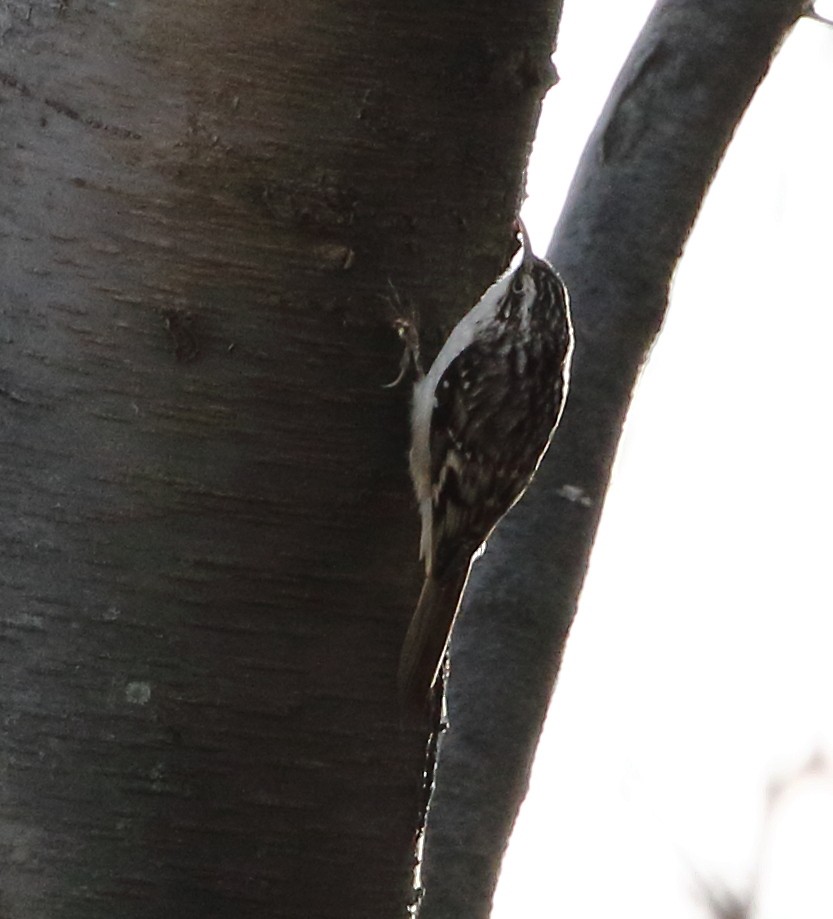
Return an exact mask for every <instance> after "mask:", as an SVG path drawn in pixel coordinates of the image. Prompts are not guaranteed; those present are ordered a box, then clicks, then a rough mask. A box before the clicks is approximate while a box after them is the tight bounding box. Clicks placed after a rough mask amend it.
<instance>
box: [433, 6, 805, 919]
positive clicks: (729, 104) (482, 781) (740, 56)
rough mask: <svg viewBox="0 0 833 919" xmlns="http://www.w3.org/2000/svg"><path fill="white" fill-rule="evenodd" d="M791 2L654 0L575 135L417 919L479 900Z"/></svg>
mask: <svg viewBox="0 0 833 919" xmlns="http://www.w3.org/2000/svg"><path fill="white" fill-rule="evenodd" d="M804 7H805V4H804V3H803V2H802V0H702V2H697V3H694V2H690V0H664V2H660V3H659V4H658V5H657V7H656V8H655V10H654V12H653V13H652V15H651V17H650V18H649V20H648V22H647V24H646V26H645V28H644V29H643V31H642V34H641V35H640V37H639V39H638V41H637V43H636V45H635V46H634V49H633V51H632V53H631V55H630V57H629V59H628V61H627V62H626V64H625V66H624V68H623V70H622V73H621V74H620V76H619V79H618V80H617V82H616V85H615V86H614V88H613V91H612V93H611V95H610V98H609V101H608V104H607V106H606V108H605V110H604V112H603V114H602V116H601V118H600V120H599V122H598V124H597V126H596V128H595V131H594V133H593V135H592V137H591V138H590V141H589V143H588V145H587V147H586V149H585V152H584V154H583V157H582V159H581V163H580V165H579V168H578V172H577V174H576V177H575V179H574V181H573V185H572V188H571V191H570V194H569V197H568V200H567V204H566V207H565V210H564V212H563V214H562V216H561V219H560V222H559V224H558V227H557V229H556V232H555V235H554V237H553V241H552V244H551V246H550V257H551V259H552V261H553V263H554V264H555V265H556V267H557V268H558V270H559V271H560V272H561V273H562V275H563V277H564V278H565V280H566V282H567V285H568V287H569V289H570V294H571V298H572V302H573V310H574V320H575V326H576V337H577V346H576V354H575V359H574V372H573V381H572V386H571V392H570V397H569V399H568V404H567V410H566V413H565V417H564V421H563V424H562V426H561V429H560V430H559V432H558V434H557V436H556V440H555V443H554V447H553V449H552V451H551V453H550V455H549V456H548V457H547V459H546V461H545V462H544V464H543V466H542V468H541V470H540V472H539V475H538V477H537V479H536V481H535V483H534V484H533V486H532V488H531V489H530V492H529V494H528V496H527V498H526V499H525V500H524V501H523V502H521V504H520V505H519V506H518V507H517V508H516V509H515V511H514V512H513V513H512V514H511V515H510V518H509V519H507V520H506V521H505V523H504V524H503V525H502V526H501V527H500V528H499V530H498V532H497V533H496V534H495V536H494V537H493V539H492V540H491V542H490V545H489V547H488V550H487V552H486V555H485V559H484V561H483V562H482V563H481V564H479V565H477V566H475V569H474V572H473V575H472V578H471V582H470V589H469V591H468V594H467V596H466V599H465V601H464V606H463V612H462V616H461V619H460V624H459V628H458V629H457V630H456V631H455V634H454V638H453V642H452V652H451V657H452V677H451V680H450V684H449V712H450V722H451V728H450V730H449V731H448V732H447V734H446V736H444V737H443V740H442V743H441V752H440V764H439V770H438V780H437V789H436V792H435V795H434V798H433V802H432V808H433V809H432V811H431V813H430V815H429V823H428V836H427V844H426V858H425V866H424V871H423V881H424V884H425V887H426V893H425V898H424V901H423V909H422V913H421V917H422V919H452V917H453V919H483V917H486V916H487V915H488V914H489V911H490V907H491V898H492V894H493V891H494V885H495V883H496V878H497V873H498V870H499V866H500V861H501V858H502V855H503V851H504V848H505V845H506V841H507V838H508V834H509V832H510V830H511V827H512V824H513V822H514V819H515V816H516V813H517V809H518V807H519V805H520V802H521V800H522V798H523V796H524V794H525V792H526V788H527V782H528V773H529V769H530V765H531V762H532V758H533V755H534V751H535V747H536V744H537V739H538V735H539V732H540V728H541V724H542V721H543V718H544V716H545V713H546V710H547V706H548V703H549V698H550V694H551V691H552V687H553V684H554V681H555V678H556V674H557V671H558V667H559V664H560V660H561V654H562V650H563V646H564V642H565V639H566V636H567V632H568V629H569V627H570V623H571V622H572V619H573V616H574V613H575V609H576V602H577V599H578V595H579V592H580V590H581V586H582V582H583V580H584V575H585V571H586V567H587V560H588V556H589V553H590V548H591V546H592V542H593V538H594V535H595V532H596V527H597V524H598V520H599V515H600V512H601V508H602V503H603V500H604V495H605V491H606V488H607V483H608V478H609V474H610V468H611V464H612V462H613V457H614V455H615V452H616V446H617V443H618V440H619V436H620V432H621V427H622V422H623V419H624V417H625V413H626V412H627V408H628V404H629V401H630V397H631V392H632V389H633V386H634V382H635V380H636V377H637V375H638V373H639V369H640V367H641V366H642V364H643V362H644V361H645V359H646V356H647V354H648V351H649V349H650V347H651V344H652V343H653V341H654V338H655V337H656V335H657V333H658V332H659V330H660V327H661V325H662V322H663V318H664V315H665V310H666V304H667V298H668V289H669V284H670V280H671V276H672V273H673V271H674V268H675V266H676V264H677V261H678V259H679V257H680V255H681V253H682V250H683V246H684V244H685V241H686V239H687V237H688V234H689V232H690V230H691V227H692V224H693V223H694V219H695V217H696V215H697V212H698V210H699V207H700V203H701V201H702V199H703V196H704V194H705V192H706V189H707V188H708V186H709V183H710V182H711V180H712V177H713V176H714V173H715V171H716V169H717V167H718V164H719V162H720V159H721V157H722V156H723V153H724V151H725V150H726V147H727V145H728V143H729V140H730V139H731V136H732V133H733V131H734V130H735V128H736V126H737V124H738V121H739V120H740V118H741V116H742V114H743V112H744V110H745V108H746V106H747V105H748V103H749V101H750V99H751V98H752V95H753V93H754V92H755V89H756V87H757V86H758V84H759V83H760V81H761V80H762V79H763V77H764V75H765V74H766V72H767V69H768V68H769V65H770V62H771V60H772V57H773V55H774V54H775V53H776V51H777V49H778V47H779V45H780V43H781V41H782V40H783V39H784V37H785V35H786V34H787V32H788V31H789V29H790V28H791V27H792V25H793V24H794V23H795V21H796V19H797V18H798V17H799V16H800V15H801V14H802V12H803V10H804ZM777 130H778V128H777V126H773V131H777ZM703 310H704V315H707V316H708V319H709V321H713V318H714V317H713V316H712V315H711V308H710V306H709V305H708V304H704V305H703ZM622 614H623V615H627V611H626V610H623V611H622ZM599 679H600V680H604V679H605V675H604V674H603V673H600V674H599ZM611 689H612V690H613V689H614V687H611ZM554 867H555V866H554Z"/></svg>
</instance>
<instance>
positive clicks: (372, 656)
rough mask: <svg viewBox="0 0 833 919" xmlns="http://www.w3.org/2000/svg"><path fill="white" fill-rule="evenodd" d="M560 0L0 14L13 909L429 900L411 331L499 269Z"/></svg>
mask: <svg viewBox="0 0 833 919" xmlns="http://www.w3.org/2000/svg"><path fill="white" fill-rule="evenodd" d="M549 6H550V4H549V3H547V2H545V0H525V2H520V3H516V4H506V3H500V2H497V0H488V2H485V3H484V2H479V3H476V4H475V3H473V2H465V0H464V2H461V3H455V4H446V3H431V2H429V3H424V4H419V5H417V6H413V5H402V4H400V3H394V2H390V0H389V2H383V0H377V2H374V3H370V4H361V5H358V6H356V5H355V4H351V3H335V4H333V3H330V2H324V0H312V2H310V0H305V2H303V3H290V2H285V3H272V4H259V3H242V4H233V5H228V4H216V3H206V2H204V0H199V2H197V0H181V2H178V3H175V4H170V3H163V2H161V0H144V2H138V3H133V4H117V3H111V4H88V3H87V4H85V3H82V2H80V0H60V2H51V0H50V2H48V0H35V2H32V3H30V4H22V3H21V4H8V5H7V6H6V8H5V11H4V12H3V13H2V14H0V187H1V188H2V189H3V192H2V231H0V232H2V251H3V263H2V264H3V268H2V273H1V274H0V324H1V325H0V344H2V351H1V352H0V353H2V358H0V463H1V464H2V471H3V483H4V484H3V487H2V489H0V500H2V522H0V623H2V629H1V630H0V717H2V724H3V732H2V735H0V774H2V782H0V865H2V866H3V867H2V871H0V915H2V916H3V917H4V919H6V917H8V919H43V917H57V916H60V917H67V919H72V917H84V919H95V917H98V916H101V917H104V916H106V917H108V919H109V917H112V916H119V917H123V919H131V917H149V916H159V917H166V919H167V917H170V916H179V917H183V919H185V917H200V919H203V917H206V916H216V917H223V916H229V917H232V916H233V917H235V919H239V917H244V916H254V917H259V916H264V917H265V916H281V917H298V919H312V917H319V916H320V917H323V916H335V915H338V916H342V917H353V916H355V917H361V919H373V917H384V919H390V917H391V916H396V915H405V909H406V904H407V902H408V900H409V898H410V896H411V868H412V848H413V841H414V832H415V828H416V827H417V825H418V823H419V811H420V808H421V806H422V803H423V799H424V791H423V788H422V770H423V759H424V746H425V737H424V736H423V735H422V734H421V733H420V732H419V731H414V730H403V729H402V727H401V725H400V718H399V712H398V710H397V704H396V692H395V672H396V661H397V656H398V651H399V646H400V643H401V640H402V637H403V635H404V631H405V627H406V624H407V620H408V617H409V615H410V612H411V610H412V606H413V603H414V601H415V599H416V595H417V593H418V589H419V582H420V571H419V564H418V561H417V533H418V521H417V516H416V512H415V509H414V507H413V500H412V497H411V494H410V485H409V482H408V479H407V472H406V463H405V452H406V447H407V436H408V435H407V399H408V393H407V392H406V389H407V387H404V388H402V389H400V390H398V391H395V392H393V393H391V392H389V391H385V390H383V389H382V388H381V384H383V383H385V382H387V381H388V380H390V379H391V378H392V377H393V376H394V375H395V372H396V366H397V363H398V359H399V344H398V342H397V340H396V338H395V336H394V335H393V333H392V332H391V330H390V325H391V320H392V318H393V316H394V315H395V313H396V311H397V310H401V309H408V308H410V307H412V306H418V307H419V311H420V316H421V324H422V327H423V330H424V333H425V334H424V339H425V341H426V349H427V351H428V352H429V354H430V352H431V351H432V350H433V349H435V348H436V347H437V345H438V343H439V342H440V340H441V339H442V337H443V335H444V333H445V332H446V331H447V330H448V328H450V326H451V324H452V323H453V321H454V320H455V319H456V318H457V317H458V316H459V314H460V313H461V312H462V311H463V310H464V309H465V308H466V307H467V306H468V305H470V303H471V302H472V300H473V299H474V297H475V296H476V295H477V294H478V293H479V292H480V291H481V290H482V289H483V288H484V287H485V286H486V284H488V283H489V282H490V281H491V280H492V279H493V278H494V276H495V275H496V273H497V272H498V270H499V269H500V268H501V267H502V266H503V264H505V260H506V258H507V256H508V254H509V245H510V242H511V232H510V228H511V221H512V217H513V215H514V212H515V210H516V206H517V203H518V199H519V195H520V189H521V178H522V174H523V164H524V161H525V157H526V155H527V153H528V149H529V144H530V141H531V136H532V131H533V128H534V123H535V120H536V116H537V112H538V108H539V104H540V99H541V97H542V95H543V93H544V91H545V89H546V88H547V86H548V84H549V82H550V80H551V74H550V70H549V61H548V58H549V53H550V50H551V44H552V36H553V33H554V24H555V20H556V16H555V14H554V13H553V11H552V10H551V9H548V7H549Z"/></svg>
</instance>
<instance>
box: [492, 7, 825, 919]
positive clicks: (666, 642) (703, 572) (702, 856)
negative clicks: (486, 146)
mask: <svg viewBox="0 0 833 919" xmlns="http://www.w3.org/2000/svg"><path fill="white" fill-rule="evenodd" d="M651 6H652V3H651V2H648V0H629V2H627V3H622V2H621V0H596V2H594V3H592V4H588V3H579V2H577V0H566V3H565V9H564V17H563V20H562V26H561V33H560V38H559V50H558V53H557V55H556V63H557V66H558V70H559V73H560V75H561V83H560V84H559V85H558V86H556V87H555V89H554V90H553V91H552V92H551V94H550V97H549V99H548V103H547V107H546V108H545V112H544V117H543V119H542V123H541V126H540V129H539V140H538V142H537V144H536V151H535V154H534V157H533V161H532V163H531V164H530V180H529V193H530V200H529V202H528V203H527V206H526V207H525V209H524V218H525V220H526V223H527V226H528V227H529V228H530V232H531V235H532V240H533V245H534V246H535V248H537V249H538V250H544V249H545V248H546V244H547V241H548V239H549V235H550V232H551V228H552V225H553V223H554V221H555V217H556V215H557V214H558V212H559V210H560V208H561V204H562V202H563V199H564V196H565V193H566V190H567V186H568V184H569V181H570V178H571V176H572V173H573V170H574V168H575V164H576V162H577V160H578V157H579V155H580V152H581V148H582V147H583V145H584V142H585V140H586V138H587V136H588V134H589V132H590V130H591V128H592V126H593V124H594V122H595V120H596V117H597V115H598V112H599V111H600V109H601V106H602V104H603V102H604V99H605V97H606V95H607V93H608V91H609V88H610V86H611V85H612V82H613V79H614V77H615V75H616V73H617V72H618V70H619V67H620V66H621V64H622V62H623V60H624V58H625V56H626V54H627V53H628V51H629V49H630V47H631V45H632V44H633V41H634V39H635V37H636V35H637V33H638V31H639V29H640V27H641V25H642V23H643V22H644V19H645V17H646V16H647V14H648V11H649V9H650V7H651ZM818 8H819V10H820V12H826V13H827V14H828V15H830V13H829V11H828V10H827V9H822V5H821V3H819V4H818ZM832 85H833V29H832V28H827V27H825V26H824V25H821V24H819V23H814V22H809V21H803V22H802V23H799V25H798V26H797V28H796V30H795V31H794V32H793V33H792V35H791V36H790V37H789V38H788V40H787V42H786V44H785V45H784V47H783V48H782V50H781V52H780V54H779V56H778V58H777V60H776V61H775V64H774V66H773V68H772V71H771V73H770V75H769V76H768V77H767V79H766V80H765V82H764V84H763V85H762V87H761V89H760V91H759V93H758V95H757V96H756V98H755V100H754V101H753V103H752V106H751V107H750V109H749V112H748V114H747V116H746V118H745V119H744V121H743V123H742V124H741V126H740V128H739V130H738V133H737V134H736V136H735V139H734V140H733V142H732V145H731V147H730V149H729V152H728V154H727V157H726V159H725V161H724V163H723V165H722V166H721V169H720V172H719V174H718V177H717V179H716V181H715V183H714V186H713V188H712V190H711V192H710V193H709V195H708V198H707V200H706V202H705V206H704V209H703V212H702V215H701V218H700V220H699V221H698V224H697V226H696V228H695V231H694V234H693V236H692V238H691V241H690V243H689V245H688V248H687V251H686V253H685V257H684V259H683V261H682V263H681V264H680V267H679V270H678V272H677V275H676V278H675V282H674V287H673V291H672V301H671V305H670V310H669V314H668V319H667V322H666V325H665V328H664V329H663V332H662V334H661V335H660V338H659V340H658V342H657V345H656V347H655V348H654V351H653V353H652V356H651V359H650V361H649V363H648V366H647V367H646V369H645V371H644V373H643V375H642V379H641V382H640V384H639V387H638V389H637V392H636V395H635V399H634V402H633V406H632V409H631V412H630V415H629V418H628V422H627V425H626V428H625V433H624V437H623V440H622V444H621V447H620V451H619V456H618V458H617V462H616V467H615V470H614V478H613V482H612V486H611V489H610V493H609V496H608V500H607V504H606V507H605V511H604V516H603V519H602V523H601V527H600V530H599V534H598V538H597V541H596V546H595V548H594V552H593V557H592V560H591V565H590V572H589V576H588V580H587V583H586V586H585V589H584V593H583V596H582V599H581V604H580V607H579V614H578V618H577V621H576V624H575V626H574V628H573V631H572V634H571V637H570V641H569V644H568V648H567V654H566V659H565V662H564V667H563V670H562V674H561V678H560V680H559V684H558V687H557V690H556V694H555V697H554V700H553V705H552V708H551V711H550V717H549V720H548V724H547V728H546V730H545V732H544V737H543V739H542V742H541V747H540V750H539V754H538V758H537V761H536V765H535V769H534V771H533V777H532V787H531V791H530V794H529V797H528V799H527V801H526V803H525V805H524V807H523V810H522V813H521V816H520V818H519V821H518V826H517V828H516V832H515V835H514V837H513V840H512V843H511V845H510V849H509V852H508V854H507V858H506V862H505V869H504V873H503V876H502V878H501V882H500V885H499V888H498V893H497V896H496V898H495V908H494V912H493V919H517V917H519V916H523V917H525V919H532V917H554V919H561V917H569V919H600V917H606V916H610V917H616V919H630V917H634V919H636V917H638V919H668V917H671V916H673V917H674V919H695V917H699V919H703V917H705V916H707V915H708V913H707V912H706V911H705V910H704V908H703V906H702V904H701V903H700V902H699V901H698V900H697V898H696V895H694V894H693V893H692V891H693V889H694V885H695V881H694V879H693V873H694V872H696V873H697V874H699V875H700V876H702V877H704V878H706V879H708V880H718V881H719V882H721V883H723V884H724V885H728V886H729V887H732V888H734V889H736V890H738V891H742V890H743V888H744V885H748V883H749V881H750V878H751V876H752V873H753V871H754V870H755V866H756V864H757V863H758V859H759V858H760V866H761V877H762V880H761V883H760V884H759V886H758V890H759V894H760V898H759V902H758V907H757V910H756V912H755V913H754V915H755V916H756V917H758V919H795V917H799V916H800V917H801V919H815V917H822V916H824V917H827V919H829V917H831V916H833V765H831V764H833V616H831V613H833V559H831V545H833V540H831V528H832V527H833V475H832V474H831V471H833V444H831V433H830V427H831V411H830V404H831V393H833V354H832V353H831V351H832V350H833V349H831V342H833V312H831V306H833V295H832V294H831V285H833V279H832V278H831V266H833V181H831V179H832V178H833V165H831V164H833V118H831V105H830V90H829V88H830V87H831V86H832ZM554 449H557V443H556V445H555V447H554ZM814 755H821V756H822V757H824V756H826V757H827V764H826V766H824V765H823V766H822V767H820V768H814V769H810V770H809V771H808V770H806V769H805V772H804V774H803V778H801V779H800V780H797V781H792V782H791V783H790V784H789V785H788V786H787V789H786V791H784V792H783V793H782V794H781V795H780V796H776V797H775V798H772V797H770V801H771V802H772V806H771V807H770V819H769V822H768V823H766V827H767V830H766V832H764V833H763V834H762V831H761V830H762V826H763V825H764V813H765V809H766V806H767V804H766V802H767V791H768V789H770V788H771V787H772V786H773V783H778V782H779V781H783V780H785V779H786V780H790V779H793V778H794V777H795V776H796V774H797V773H798V772H799V771H800V770H802V769H803V768H804V767H806V765H807V763H808V762H809V761H810V760H811V758H812V757H813V756H814ZM759 849H761V851H760V852H759Z"/></svg>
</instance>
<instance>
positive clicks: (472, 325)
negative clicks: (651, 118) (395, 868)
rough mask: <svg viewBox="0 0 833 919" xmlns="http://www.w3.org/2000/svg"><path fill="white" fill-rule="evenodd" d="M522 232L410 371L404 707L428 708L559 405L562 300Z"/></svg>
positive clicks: (566, 323)
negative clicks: (432, 352) (476, 569)
mask: <svg viewBox="0 0 833 919" xmlns="http://www.w3.org/2000/svg"><path fill="white" fill-rule="evenodd" d="M518 228H519V230H520V234H521V239H522V242H523V260H522V262H521V263H520V265H519V266H518V267H517V268H516V269H515V270H514V271H509V272H507V273H506V274H504V275H503V277H501V278H500V279H499V280H498V281H496V282H495V283H494V284H493V285H492V286H491V287H490V288H489V289H488V290H487V291H486V293H485V294H483V296H482V297H481V298H480V300H479V301H478V303H477V304H476V305H475V306H474V307H473V308H472V309H471V310H470V311H469V312H468V313H467V314H466V315H465V316H464V317H463V318H462V319H461V320H460V321H459V322H458V323H457V325H456V326H455V327H454V330H453V331H452V332H451V334H450V335H449V336H448V338H447V339H446V342H445V344H444V345H443V347H442V349H441V350H440V352H439V354H438V355H437V357H436V360H435V361H434V363H433V364H432V365H431V369H430V370H429V371H428V373H427V374H425V375H422V374H421V373H420V371H419V367H417V372H418V373H419V377H420V378H419V379H418V380H417V382H416V384H415V386H414V396H413V408H412V412H411V436H412V443H411V453H410V466H411V478H412V479H413V482H414V489H415V491H416V496H417V500H418V502H419V510H420V515H421V517H422V537H421V541H420V556H421V558H422V559H423V561H424V563H425V583H424V585H423V588H422V593H421V594H420V598H419V603H418V604H417V608H416V611H415V612H414V615H413V618H412V620H411V624H410V626H409V628H408V633H407V636H406V638H405V642H404V645H403V647H402V654H401V657H400V662H399V689H400V693H401V695H402V698H403V702H404V703H405V704H406V705H407V706H408V707H409V708H411V709H417V710H418V709H420V708H422V707H424V706H425V705H426V704H427V700H428V696H429V691H430V689H431V687H432V686H433V684H434V681H435V680H436V678H437V673H438V670H439V668H440V665H441V663H442V660H443V656H444V653H445V648H446V644H447V642H448V637H449V634H450V632H451V627H452V625H453V623H454V617H455V616H456V614H457V608H458V606H459V603H460V597H461V595H462V592H463V589H464V587H465V584H466V580H467V578H468V573H469V568H470V566H471V562H472V559H473V557H474V556H475V554H476V553H477V552H478V549H479V548H480V547H481V546H482V545H483V543H484V542H485V541H486V540H487V539H488V538H489V535H490V534H491V532H492V530H493V529H494V528H495V526H496V525H497V523H498V521H499V520H500V519H501V517H503V515H504V514H505V513H506V512H507V511H508V510H509V508H511V507H512V505H513V504H515V502H516V501H517V500H518V499H519V498H520V497H521V495H522V494H523V493H524V491H525V490H526V487H527V485H529V482H530V480H531V479H532V477H533V475H534V474H535V470H536V469H537V468H538V464H539V463H540V462H541V458H542V457H543V455H544V453H545V451H546V449H547V447H548V446H549V443H550V439H551V438H552V435H553V432H554V431H555V428H556V427H557V425H558V422H559V419H560V418H561V412H562V410H563V408H564V401H565V399H566V396H567V384H568V378H569V369H570V359H571V356H572V350H573V330H572V325H571V322H570V309H569V301H568V296H567V290H566V288H565V287H564V284H563V283H562V281H561V279H560V278H559V277H558V275H557V274H556V273H555V271H554V270H553V268H552V266H551V265H550V264H549V263H548V262H546V261H544V259H541V258H538V257H537V256H536V255H534V254H533V252H532V249H531V248H530V244H529V237H528V236H527V232H526V228H525V227H524V225H523V224H522V223H521V221H520V220H518ZM412 349H413V345H412ZM415 363H418V362H417V361H415Z"/></svg>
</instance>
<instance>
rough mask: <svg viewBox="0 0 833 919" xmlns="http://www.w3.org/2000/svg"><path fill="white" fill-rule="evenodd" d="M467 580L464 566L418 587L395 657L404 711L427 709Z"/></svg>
mask: <svg viewBox="0 0 833 919" xmlns="http://www.w3.org/2000/svg"><path fill="white" fill-rule="evenodd" d="M467 579H468V566H466V567H462V568H460V569H458V570H457V571H455V572H454V573H451V572H447V573H446V575H445V576H444V577H443V578H442V579H440V580H438V579H436V578H434V577H432V576H431V575H429V576H428V577H426V579H425V583H424V584H423V585H422V593H421V594H420V595H419V602H418V603H417V607H416V610H415V612H414V615H413V617H412V619H411V624H410V625H409V626H408V633H407V634H406V636H405V641H404V643H403V645H402V653H401V655H400V657H399V675H398V683H399V697H400V700H401V702H402V705H403V707H404V708H405V709H406V710H407V711H408V712H411V713H414V714H419V713H421V712H425V711H427V709H428V706H429V698H430V692H431V687H432V686H433V685H434V681H435V680H436V679H437V674H438V672H439V670H440V667H441V665H442V662H443V656H444V654H445V649H446V645H447V644H448V638H449V635H450V634H451V627H452V625H453V624H454V618H455V616H456V615H457V609H458V607H459V605H460V597H461V596H462V593H463V590H464V588H465V586H466V580H467Z"/></svg>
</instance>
